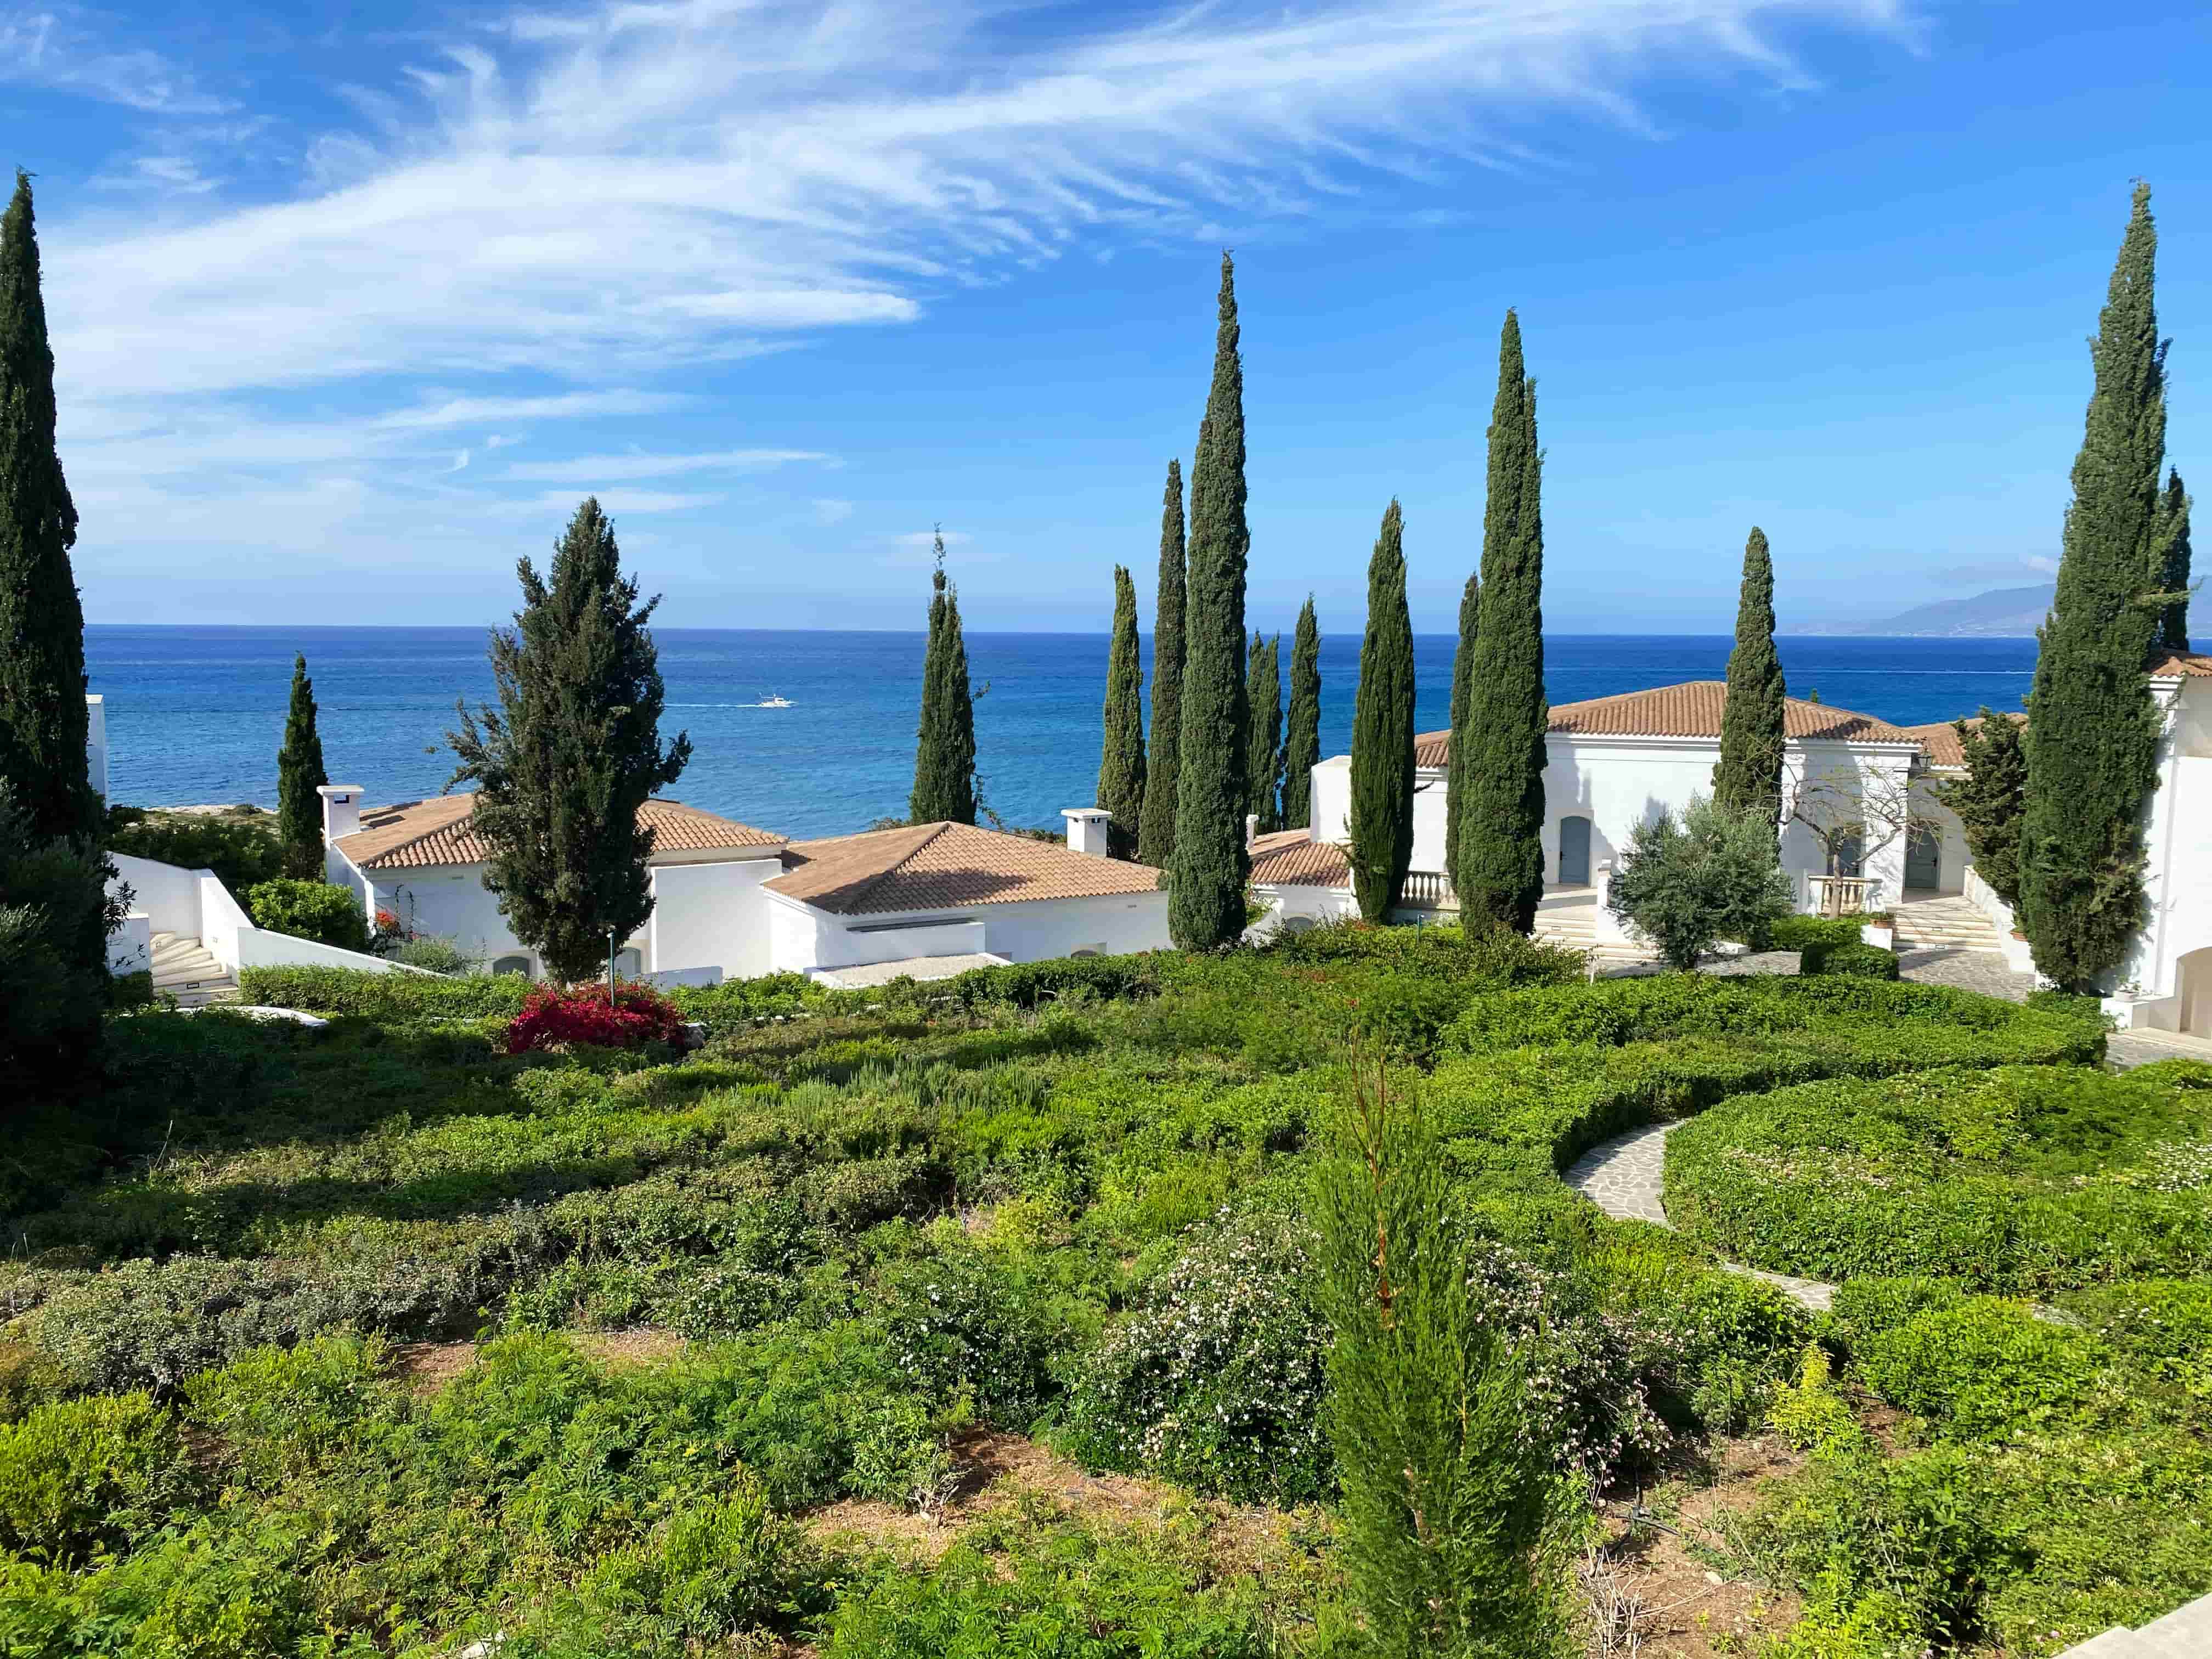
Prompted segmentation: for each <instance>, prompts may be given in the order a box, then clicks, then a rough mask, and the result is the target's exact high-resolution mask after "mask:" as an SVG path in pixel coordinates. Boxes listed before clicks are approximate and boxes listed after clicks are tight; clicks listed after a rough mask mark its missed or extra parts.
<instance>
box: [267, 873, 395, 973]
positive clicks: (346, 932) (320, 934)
mask: <svg viewBox="0 0 2212 1659" xmlns="http://www.w3.org/2000/svg"><path fill="white" fill-rule="evenodd" d="M240 898H242V899H243V900H244V901H245V902H246V913H247V914H248V915H251V916H252V918H253V925H254V926H255V927H266V928H267V929H268V930H269V931H270V933H286V934H289V935H290V936H291V937H292V938H294V939H313V940H315V941H317V942H318V943H319V944H323V945H334V946H336V947H337V949H339V950H341V951H366V950H368V917H366V916H364V915H362V910H361V901H360V899H358V898H357V897H356V896H354V892H353V890H352V889H351V888H349V887H340V886H339V885H337V884H336V883H335V882H328V881H299V880H295V878H292V877H290V876H279V877H278V878H276V880H274V881H264V882H260V883H258V884H255V885H253V886H252V887H249V888H247V889H246V891H245V892H243V893H242V894H240ZM364 971H366V970H364Z"/></svg>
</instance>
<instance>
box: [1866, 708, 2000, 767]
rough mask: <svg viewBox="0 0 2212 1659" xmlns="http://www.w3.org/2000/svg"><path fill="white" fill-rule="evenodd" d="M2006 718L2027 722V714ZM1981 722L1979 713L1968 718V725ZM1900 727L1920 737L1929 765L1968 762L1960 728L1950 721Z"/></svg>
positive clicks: (1958, 764)
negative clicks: (1962, 746) (1962, 745)
mask: <svg viewBox="0 0 2212 1659" xmlns="http://www.w3.org/2000/svg"><path fill="white" fill-rule="evenodd" d="M2005 718H2006V719H2007V720H2011V721H2013V722H2014V723H2015V725H2019V726H2025V725H2027V715H2025V714H2007V715H2006V716H2005ZM1981 723H1982V717H1981V716H1980V715H1979V714H1970V715H1968V716H1967V718H1966V724H1967V725H1968V726H1979V725H1980V724H1981ZM1898 729H1899V731H1901V732H1905V733H1907V734H1908V735H1910V736H1911V737H1915V738H1919V739H1920V746H1921V748H1922V749H1923V750H1925V751H1926V752H1927V756H1928V763H1929V765H1931V766H1964V765H1965V764H1966V750H1964V749H1962V748H1960V745H1959V732H1958V728H1957V727H1955V726H1953V725H1952V724H1951V722H1950V721H1948V720H1936V721H1934V722H1933V723H1932V724H1929V725H1927V726H1899V728H1898Z"/></svg>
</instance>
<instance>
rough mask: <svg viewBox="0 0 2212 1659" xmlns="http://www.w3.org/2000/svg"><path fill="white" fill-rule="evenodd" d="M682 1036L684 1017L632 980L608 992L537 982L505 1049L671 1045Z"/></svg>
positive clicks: (595, 987)
mask: <svg viewBox="0 0 2212 1659" xmlns="http://www.w3.org/2000/svg"><path fill="white" fill-rule="evenodd" d="M683 1035H684V1015H683V1012H682V1011H681V1010H679V1009H678V1007H677V1006H676V1005H675V1004H674V1003H672V1002H671V1001H669V1000H668V999H667V998H665V997H664V996H662V995H661V994H659V992H658V991H655V990H654V989H653V987H651V986H649V985H641V984H639V983H638V982H637V981H635V980H632V981H626V982H624V983H623V984H620V985H617V986H616V987H614V989H613V991H612V992H611V993H610V992H609V991H608V989H607V987H605V986H604V985H586V986H578V987H571V988H568V989H566V990H563V989H560V988H557V987H554V986H550V985H547V986H541V987H538V989H537V990H534V991H532V993H531V994H529V996H528V997H527V998H526V999H525V1000H524V1001H523V1004H522V1012H520V1013H519V1014H517V1015H516V1016H515V1017H514V1023H513V1024H511V1025H509V1026H508V1027H507V1053H509V1054H528V1053H529V1052H530V1051H531V1050H532V1049H533V1048H556V1047H568V1046H572V1045H574V1044H578V1043H581V1044H583V1045H586V1047H590V1048H643V1047H644V1046H645V1045H646V1044H647V1043H648V1042H665V1043H670V1044H673V1043H675V1042H677V1041H678V1039H679V1038H681V1037H682V1036H683Z"/></svg>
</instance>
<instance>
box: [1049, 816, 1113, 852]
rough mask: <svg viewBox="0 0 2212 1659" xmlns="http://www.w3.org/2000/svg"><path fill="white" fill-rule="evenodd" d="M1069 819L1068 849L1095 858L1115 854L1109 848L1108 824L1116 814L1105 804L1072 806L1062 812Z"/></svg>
mask: <svg viewBox="0 0 2212 1659" xmlns="http://www.w3.org/2000/svg"><path fill="white" fill-rule="evenodd" d="M1060 817H1064V818H1066V820H1067V850H1068V851H1069V852H1071V853H1088V854H1091V857H1093V858H1095V859H1103V858H1110V857H1112V856H1113V854H1111V853H1109V851H1108V850H1107V842H1106V832H1107V826H1108V825H1109V824H1110V823H1113V821H1114V815H1113V814H1112V813H1111V812H1109V811H1107V810H1106V809H1105V808H1104V807H1103V806H1071V807H1068V808H1067V809H1066V811H1062V812H1061V813H1060Z"/></svg>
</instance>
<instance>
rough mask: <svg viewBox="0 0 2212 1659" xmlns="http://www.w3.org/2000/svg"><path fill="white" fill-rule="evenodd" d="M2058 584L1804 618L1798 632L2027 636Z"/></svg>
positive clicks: (1899, 636)
mask: <svg viewBox="0 0 2212 1659" xmlns="http://www.w3.org/2000/svg"><path fill="white" fill-rule="evenodd" d="M2051 592H2052V584H2051V583H2050V582H2045V583H2043V584H2041V585H2040V586H2036V587H1998V588H1992V589H1991V590H1990V592H1986V593H1977V594H1975V595H1974V597H1973V598H1972V599H1939V600H1938V601H1936V603H1935V604H1934V605H1915V606H1914V607H1913V608H1912V609H1911V610H1910V611H1900V612H1899V613H1898V614H1897V615H1896V616H1894V617H1882V618H1881V619H1880V620H1879V621H1875V622H1832V621H1829V622H1819V623H1798V624H1797V625H1796V626H1795V627H1793V628H1790V629H1787V630H1786V631H1787V632H1789V633H1792V634H1856V635H1881V636H1883V637H1886V638H1888V639H1913V638H1922V639H1927V638H1954V639H1956V638H1968V637H1978V638H1983V639H2027V638H2032V637H2033V635H2034V633H2035V630H2036V629H2039V628H2040V627H2042V626H2043V623H2044V618H2045V617H2047V616H2049V615H2050V613H2051Z"/></svg>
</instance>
